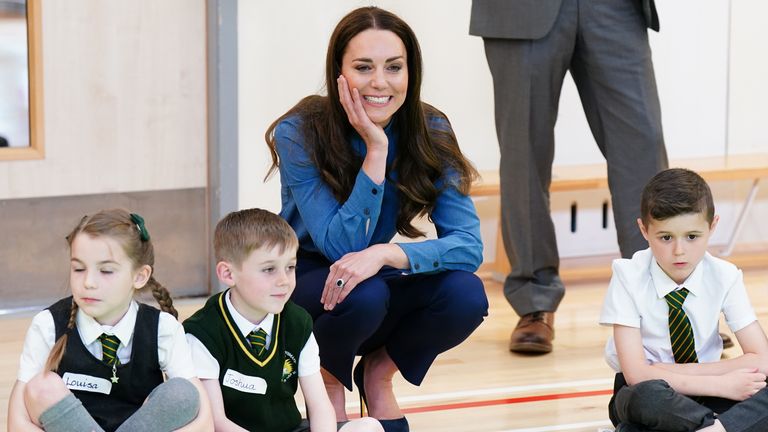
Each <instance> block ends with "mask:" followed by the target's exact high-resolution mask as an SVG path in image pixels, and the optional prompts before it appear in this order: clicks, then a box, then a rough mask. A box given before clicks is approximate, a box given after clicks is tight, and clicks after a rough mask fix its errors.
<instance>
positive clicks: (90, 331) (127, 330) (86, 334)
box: [76, 300, 139, 346]
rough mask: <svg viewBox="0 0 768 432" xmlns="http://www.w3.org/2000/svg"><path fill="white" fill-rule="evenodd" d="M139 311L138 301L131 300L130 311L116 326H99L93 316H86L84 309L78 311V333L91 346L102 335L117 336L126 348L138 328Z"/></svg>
mask: <svg viewBox="0 0 768 432" xmlns="http://www.w3.org/2000/svg"><path fill="white" fill-rule="evenodd" d="M138 311H139V304H138V303H136V300H131V304H130V305H128V311H126V312H125V315H123V317H122V318H120V321H118V322H117V324H115V325H114V326H107V325H101V324H99V323H98V322H97V321H96V320H95V319H94V318H93V317H92V316H90V315H88V314H86V313H85V312H83V311H82V309H78V310H77V318H76V320H77V331H78V332H79V333H80V337H81V338H82V340H83V342H84V343H85V344H86V345H90V344H92V343H94V342H95V341H96V340H98V339H99V336H101V335H102V333H106V334H108V335H114V336H117V338H118V339H120V345H122V346H126V345H128V344H129V343H130V341H131V338H132V337H133V328H134V327H135V326H136V316H137V314H138Z"/></svg>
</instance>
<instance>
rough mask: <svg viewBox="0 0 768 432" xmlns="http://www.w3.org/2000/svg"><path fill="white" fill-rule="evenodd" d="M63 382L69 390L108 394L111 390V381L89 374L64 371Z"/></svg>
mask: <svg viewBox="0 0 768 432" xmlns="http://www.w3.org/2000/svg"><path fill="white" fill-rule="evenodd" d="M62 378H63V379H64V384H66V385H67V388H69V389H70V390H80V391H87V392H92V393H103V394H107V395H108V394H109V393H110V392H111V391H112V383H111V382H109V380H106V379H104V378H98V377H94V376H90V375H83V374H76V373H70V372H65V373H64V376H63V377H62Z"/></svg>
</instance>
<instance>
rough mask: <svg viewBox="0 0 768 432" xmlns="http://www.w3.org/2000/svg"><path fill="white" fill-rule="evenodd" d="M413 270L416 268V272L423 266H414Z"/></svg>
mask: <svg viewBox="0 0 768 432" xmlns="http://www.w3.org/2000/svg"><path fill="white" fill-rule="evenodd" d="M413 268H415V269H416V270H418V269H420V268H421V266H420V265H418V264H416V265H415V266H413Z"/></svg>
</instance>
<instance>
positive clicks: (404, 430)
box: [379, 416, 410, 432]
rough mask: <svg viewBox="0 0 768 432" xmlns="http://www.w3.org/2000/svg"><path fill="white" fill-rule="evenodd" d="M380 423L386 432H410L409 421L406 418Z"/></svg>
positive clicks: (381, 421) (380, 421)
mask: <svg viewBox="0 0 768 432" xmlns="http://www.w3.org/2000/svg"><path fill="white" fill-rule="evenodd" d="M379 423H381V427H382V428H384V432H410V428H409V426H408V419H406V418H405V417H404V416H403V417H400V418H399V419H392V420H379Z"/></svg>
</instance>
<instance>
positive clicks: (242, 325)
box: [224, 290, 275, 337]
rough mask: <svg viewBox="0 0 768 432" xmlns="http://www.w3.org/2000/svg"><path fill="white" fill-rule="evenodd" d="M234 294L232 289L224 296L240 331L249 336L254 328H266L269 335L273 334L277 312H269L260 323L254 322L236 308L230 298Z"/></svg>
mask: <svg viewBox="0 0 768 432" xmlns="http://www.w3.org/2000/svg"><path fill="white" fill-rule="evenodd" d="M231 294H232V291H231V290H230V291H227V294H226V295H225V296H224V301H225V302H226V304H227V309H229V314H230V315H232V319H233V320H234V321H235V325H236V326H237V329H238V330H240V333H241V334H242V335H243V336H245V337H247V336H248V333H250V332H251V331H253V330H258V329H259V328H262V329H264V331H265V332H267V335H268V336H269V335H271V334H272V321H274V319H275V314H271V313H269V314H267V316H266V317H264V319H263V320H261V322H260V323H257V324H254V323H252V322H251V321H250V320H248V318H246V317H244V316H242V315H241V314H240V312H238V311H237V309H235V305H233V304H232V300H230V298H229V296H230V295H231Z"/></svg>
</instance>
